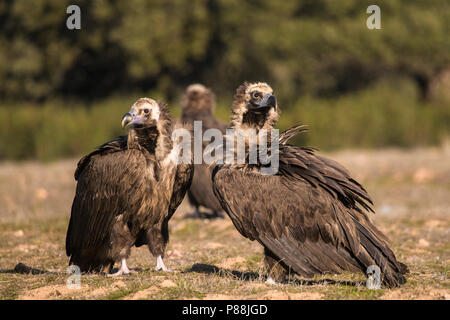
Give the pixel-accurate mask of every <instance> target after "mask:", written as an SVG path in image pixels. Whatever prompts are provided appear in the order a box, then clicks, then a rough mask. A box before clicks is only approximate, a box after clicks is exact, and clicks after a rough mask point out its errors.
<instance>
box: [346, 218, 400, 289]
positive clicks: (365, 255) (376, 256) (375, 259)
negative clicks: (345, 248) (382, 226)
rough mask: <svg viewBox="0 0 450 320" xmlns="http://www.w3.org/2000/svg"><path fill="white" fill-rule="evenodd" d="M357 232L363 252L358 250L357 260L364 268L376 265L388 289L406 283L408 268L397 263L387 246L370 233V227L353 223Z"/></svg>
mask: <svg viewBox="0 0 450 320" xmlns="http://www.w3.org/2000/svg"><path fill="white" fill-rule="evenodd" d="M355 224H356V228H357V230H358V232H359V236H360V242H361V246H362V248H364V250H360V253H359V254H358V255H357V259H358V260H359V261H360V262H361V263H362V265H363V266H364V267H365V268H368V267H369V266H370V265H377V266H378V267H379V268H380V270H381V274H382V282H383V284H384V285H386V286H388V287H399V286H400V285H402V284H404V283H406V278H405V276H404V274H405V273H408V272H409V270H408V267H407V266H406V265H405V264H403V263H400V262H399V261H397V258H396V257H395V255H394V253H393V252H392V250H391V249H390V248H389V246H388V244H387V243H386V242H384V241H381V240H380V239H377V237H376V236H375V234H376V233H373V232H371V230H370V229H369V228H370V227H372V228H375V226H373V225H372V226H363V225H362V224H361V223H359V222H357V221H356V222H355Z"/></svg>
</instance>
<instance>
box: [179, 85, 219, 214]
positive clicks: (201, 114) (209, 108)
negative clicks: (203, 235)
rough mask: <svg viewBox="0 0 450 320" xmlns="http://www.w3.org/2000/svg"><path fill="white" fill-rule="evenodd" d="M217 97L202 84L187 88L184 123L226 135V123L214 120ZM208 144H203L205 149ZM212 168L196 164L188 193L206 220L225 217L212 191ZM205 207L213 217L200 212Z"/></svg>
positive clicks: (197, 211) (182, 117)
mask: <svg viewBox="0 0 450 320" xmlns="http://www.w3.org/2000/svg"><path fill="white" fill-rule="evenodd" d="M214 108H215V97H214V93H213V92H212V91H211V90H210V89H208V88H206V87H205V86H203V85H201V84H192V85H190V86H189V87H187V89H186V92H185V94H184V96H183V98H182V100H181V109H182V116H181V120H182V121H183V122H186V123H189V124H191V125H192V126H193V125H194V121H195V120H197V121H202V128H203V132H205V131H206V130H208V129H212V128H214V129H219V130H220V131H221V132H222V133H225V129H226V125H225V123H223V122H221V121H219V120H216V119H215V118H214ZM206 146H207V144H203V149H204V148H205V147H206ZM211 173H212V168H210V167H209V166H208V165H207V164H205V163H202V164H196V165H195V172H194V178H193V179H192V184H191V187H190V189H189V191H188V199H189V202H190V204H191V205H192V206H194V207H195V215H196V216H198V217H204V218H206V217H207V218H216V217H223V213H222V211H223V210H222V207H221V205H220V203H219V201H218V200H217V198H216V196H215V195H214V193H213V190H212V182H211ZM200 206H203V207H205V208H207V209H209V210H211V211H212V214H211V215H206V214H204V213H201V212H200V211H199V207H200Z"/></svg>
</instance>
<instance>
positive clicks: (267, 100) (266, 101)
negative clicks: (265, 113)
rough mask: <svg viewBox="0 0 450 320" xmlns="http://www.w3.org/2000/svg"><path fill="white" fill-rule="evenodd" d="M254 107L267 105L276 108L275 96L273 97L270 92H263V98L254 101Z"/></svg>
mask: <svg viewBox="0 0 450 320" xmlns="http://www.w3.org/2000/svg"><path fill="white" fill-rule="evenodd" d="M255 105H256V108H258V109H259V108H267V107H272V108H276V106H277V98H275V96H274V95H271V94H265V95H264V98H263V99H262V100H261V101H260V102H257V103H255Z"/></svg>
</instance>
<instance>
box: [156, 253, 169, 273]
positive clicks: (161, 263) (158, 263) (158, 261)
mask: <svg viewBox="0 0 450 320" xmlns="http://www.w3.org/2000/svg"><path fill="white" fill-rule="evenodd" d="M155 270H156V271H159V270H162V271H165V272H170V270H169V269H167V267H166V265H165V264H164V261H163V259H162V257H161V256H158V258H156V268H155Z"/></svg>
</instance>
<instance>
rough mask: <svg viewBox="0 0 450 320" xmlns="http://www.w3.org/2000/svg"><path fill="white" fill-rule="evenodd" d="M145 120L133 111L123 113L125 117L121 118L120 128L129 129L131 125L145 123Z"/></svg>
mask: <svg viewBox="0 0 450 320" xmlns="http://www.w3.org/2000/svg"><path fill="white" fill-rule="evenodd" d="M145 120H146V118H142V117H139V116H138V115H137V114H136V111H135V110H132V111H130V112H127V113H125V115H124V116H123V118H122V128H126V127H129V126H130V125H132V124H137V123H141V122H143V121H145Z"/></svg>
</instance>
